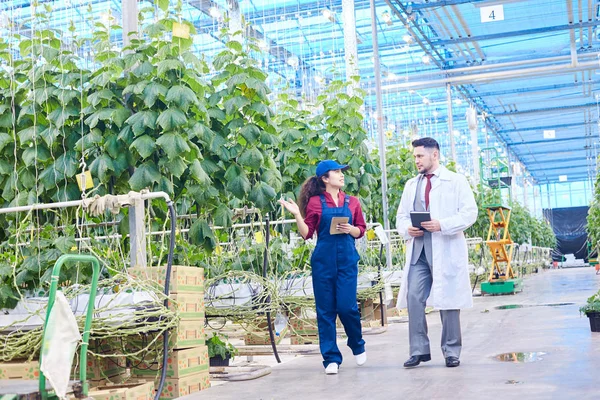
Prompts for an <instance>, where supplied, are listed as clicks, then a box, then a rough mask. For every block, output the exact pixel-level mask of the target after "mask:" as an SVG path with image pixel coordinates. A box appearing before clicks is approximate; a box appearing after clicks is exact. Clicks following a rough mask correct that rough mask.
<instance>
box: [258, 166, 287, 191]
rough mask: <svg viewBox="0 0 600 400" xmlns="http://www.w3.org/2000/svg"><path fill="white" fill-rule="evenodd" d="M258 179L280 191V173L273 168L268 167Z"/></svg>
mask: <svg viewBox="0 0 600 400" xmlns="http://www.w3.org/2000/svg"><path fill="white" fill-rule="evenodd" d="M260 179H261V180H262V181H263V182H266V183H267V184H269V186H271V187H272V188H273V189H275V191H277V192H280V191H281V188H282V178H281V173H280V172H279V171H278V170H276V169H274V170H271V169H268V170H266V171H264V172H263V173H262V174H261V175H260Z"/></svg>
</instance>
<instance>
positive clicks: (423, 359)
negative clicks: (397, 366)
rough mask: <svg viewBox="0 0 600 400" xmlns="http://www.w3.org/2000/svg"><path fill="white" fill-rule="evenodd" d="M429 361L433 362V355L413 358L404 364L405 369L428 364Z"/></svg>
mask: <svg viewBox="0 0 600 400" xmlns="http://www.w3.org/2000/svg"><path fill="white" fill-rule="evenodd" d="M427 361H431V354H421V355H418V356H411V357H410V358H409V359H408V360H406V362H405V363H404V368H412V367H416V366H417V365H419V364H421V362H427Z"/></svg>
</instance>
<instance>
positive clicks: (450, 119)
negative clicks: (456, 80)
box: [446, 83, 456, 162]
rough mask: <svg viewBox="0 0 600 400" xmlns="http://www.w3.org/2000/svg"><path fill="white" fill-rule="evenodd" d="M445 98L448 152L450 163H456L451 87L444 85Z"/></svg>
mask: <svg viewBox="0 0 600 400" xmlns="http://www.w3.org/2000/svg"><path fill="white" fill-rule="evenodd" d="M446 97H447V102H448V133H449V134H450V151H451V155H452V161H454V162H456V149H455V147H454V121H453V117H452V85H450V84H449V83H447V84H446Z"/></svg>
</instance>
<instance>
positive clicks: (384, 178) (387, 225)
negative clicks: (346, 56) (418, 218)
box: [370, 0, 392, 268]
mask: <svg viewBox="0 0 600 400" xmlns="http://www.w3.org/2000/svg"><path fill="white" fill-rule="evenodd" d="M370 4H371V33H372V35H373V64H374V67H375V94H376V97H377V137H378V139H379V167H380V168H381V199H382V207H383V228H384V230H385V231H389V230H390V220H389V215H388V211H389V210H388V199H387V168H386V165H385V150H386V148H385V137H384V136H383V100H382V97H381V70H380V64H379V41H378V39H377V14H376V8H375V0H370ZM385 259H386V265H387V267H388V268H391V267H392V254H391V251H390V244H389V242H388V243H387V244H386V246H385Z"/></svg>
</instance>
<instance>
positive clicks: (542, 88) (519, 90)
mask: <svg viewBox="0 0 600 400" xmlns="http://www.w3.org/2000/svg"><path fill="white" fill-rule="evenodd" d="M587 84H591V85H598V84H600V81H577V82H570V83H561V84H558V85H546V86H535V87H531V88H522V87H520V88H514V89H506V90H498V91H495V92H475V93H474V94H475V95H477V96H481V97H488V96H491V97H496V96H504V95H506V94H516V95H518V94H521V93H527V94H531V93H536V92H545V91H549V90H557V89H567V88H574V89H575V88H577V87H579V86H581V85H587ZM578 93H579V94H580V95H581V93H580V92H578Z"/></svg>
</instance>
